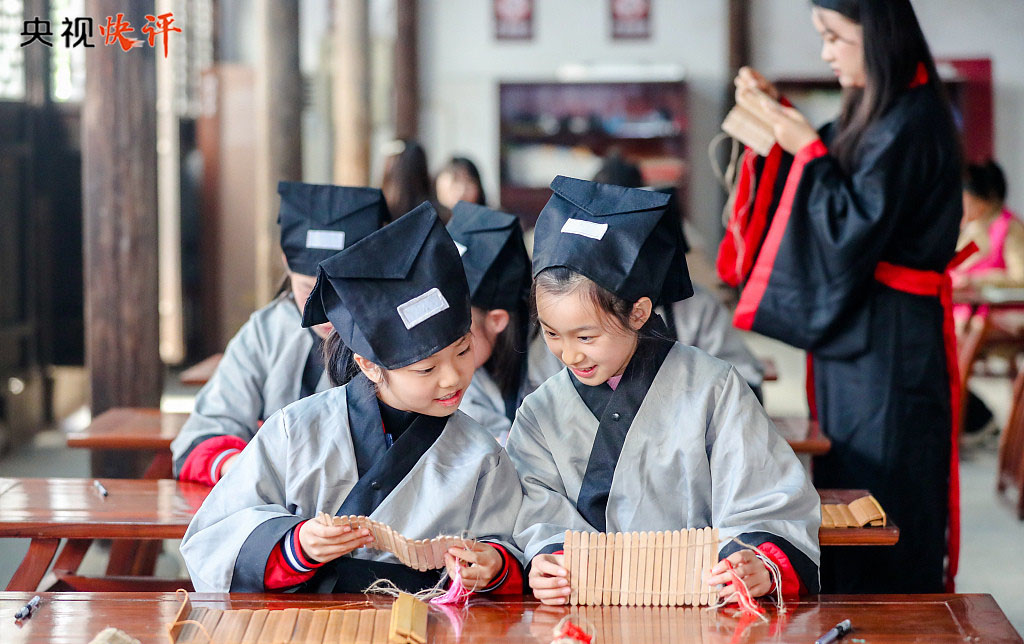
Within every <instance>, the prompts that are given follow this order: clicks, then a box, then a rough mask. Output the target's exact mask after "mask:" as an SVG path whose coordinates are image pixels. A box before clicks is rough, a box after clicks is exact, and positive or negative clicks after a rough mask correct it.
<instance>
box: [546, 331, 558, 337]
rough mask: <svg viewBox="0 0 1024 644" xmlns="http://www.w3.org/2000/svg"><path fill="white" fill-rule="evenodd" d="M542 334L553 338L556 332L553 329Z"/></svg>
mask: <svg viewBox="0 0 1024 644" xmlns="http://www.w3.org/2000/svg"><path fill="white" fill-rule="evenodd" d="M544 335H546V336H547V337H549V338H554V337H556V335H557V334H556V333H555V332H554V331H545V332H544Z"/></svg>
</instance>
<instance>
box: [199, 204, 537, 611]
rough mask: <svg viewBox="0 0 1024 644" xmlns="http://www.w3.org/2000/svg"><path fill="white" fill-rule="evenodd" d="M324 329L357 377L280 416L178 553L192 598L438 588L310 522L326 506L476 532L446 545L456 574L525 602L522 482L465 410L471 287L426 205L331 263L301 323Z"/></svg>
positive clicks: (332, 356) (334, 353) (331, 355)
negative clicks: (383, 584)
mask: <svg viewBox="0 0 1024 644" xmlns="http://www.w3.org/2000/svg"><path fill="white" fill-rule="evenodd" d="M385 259H386V260H388V261H382V260H385ZM326 322H330V323H331V324H332V325H333V327H334V332H333V333H332V335H331V336H330V337H329V338H328V340H327V341H326V349H325V354H326V356H327V368H328V370H329V371H331V372H332V377H333V378H339V377H341V376H340V375H338V374H336V373H335V372H336V371H337V370H338V369H343V368H344V365H345V364H346V362H347V361H346V360H344V359H343V357H344V354H345V353H346V352H348V351H349V350H350V351H351V353H352V358H353V360H354V362H355V364H356V365H357V366H358V369H359V372H360V373H359V375H356V376H355V377H354V378H353V379H352V380H351V381H350V382H349V383H348V384H347V385H344V386H341V387H336V388H334V389H329V390H327V391H325V392H323V393H320V394H317V395H314V396H310V397H308V398H305V399H303V400H300V401H298V402H296V403H293V404H291V405H289V406H287V407H285V408H284V409H283V410H281V411H280V412H278V413H277V414H275V415H274V416H272V417H271V418H270V419H269V420H268V421H267V423H266V424H265V425H264V426H263V428H262V429H261V430H260V431H259V433H258V434H257V435H256V437H255V438H254V439H253V441H252V442H251V443H250V444H249V446H248V448H247V449H245V450H244V451H243V452H242V453H241V454H240V455H239V457H238V461H237V464H236V465H235V467H234V468H232V469H231V471H230V472H228V474H227V475H226V476H225V477H224V479H223V480H222V481H221V482H220V484H218V485H217V486H215V487H214V488H213V491H212V492H211V493H210V496H209V497H208V498H207V499H206V502H205V503H203V506H202V507H201V508H200V509H199V511H198V512H197V513H196V515H195V518H194V519H193V520H192V523H191V524H190V525H189V529H188V532H187V533H186V535H185V538H184V540H183V542H182V546H181V552H182V555H183V556H184V557H185V562H186V564H187V565H188V569H189V574H190V575H191V576H192V581H193V583H194V584H195V588H196V590H197V591H200V592H210V591H212V592H227V591H231V592H268V591H281V590H292V589H296V590H300V591H303V592H328V593H330V592H335V593H341V592H362V591H363V590H364V589H365V588H367V587H368V586H370V585H371V584H372V583H373V582H374V581H375V580H376V579H387V580H390V581H392V582H393V583H394V584H395V585H397V586H398V587H399V588H401V589H403V590H406V591H409V592H415V591H419V590H422V589H425V588H431V587H433V586H435V584H437V583H438V582H439V581H440V579H441V575H440V572H439V571H433V570H430V571H425V572H419V571H416V570H413V569H411V568H407V567H405V566H403V565H401V564H399V563H397V559H396V558H395V557H394V556H393V555H391V554H389V553H386V552H383V551H377V550H371V549H366V548H364V546H370V545H372V543H371V541H372V537H371V536H370V535H369V533H368V531H366V530H363V529H360V530H356V531H353V530H351V529H350V528H348V527H347V526H346V527H340V526H325V525H322V524H321V523H319V522H317V521H310V519H312V518H313V517H315V516H316V515H317V514H318V513H319V512H321V511H324V512H327V513H328V514H331V515H362V516H368V517H370V518H372V519H375V520H377V521H380V522H382V523H385V524H387V525H389V526H391V527H392V528H393V529H394V530H395V531H396V532H399V533H401V534H403V535H405V536H406V537H408V538H410V539H429V538H433V537H436V536H438V535H442V534H447V535H460V534H462V533H463V531H468V532H469V533H470V535H471V536H472V537H474V538H475V539H476V541H475V543H474V545H473V546H472V547H469V548H452V549H450V550H449V552H448V553H447V554H446V557H445V559H446V563H447V570H448V573H449V575H451V576H452V577H453V578H454V577H455V575H456V572H457V571H456V566H458V567H459V570H458V574H459V575H461V578H462V580H463V583H464V584H465V586H466V587H467V588H470V589H476V590H478V591H479V592H484V591H489V590H495V591H497V590H499V589H501V590H508V591H511V592H515V593H519V592H521V590H522V577H521V573H520V572H519V570H520V564H519V561H518V559H517V556H518V551H516V550H515V549H514V548H513V547H512V545H511V533H512V528H513V525H514V521H515V517H516V513H517V511H518V509H519V505H520V502H521V492H520V488H519V481H518V479H517V478H516V472H515V469H514V468H513V467H512V464H511V462H510V461H509V459H508V455H507V454H506V453H505V451H504V450H503V449H502V448H501V446H500V445H498V444H497V443H496V442H495V441H494V440H493V439H492V438H491V437H490V435H489V434H487V432H486V431H484V430H483V429H482V428H481V427H480V426H479V425H478V424H477V423H476V422H475V421H473V420H472V419H471V418H469V417H468V416H466V415H465V414H463V413H461V412H459V411H458V405H459V403H460V402H461V399H462V396H463V394H464V393H465V391H466V388H467V387H468V386H469V382H470V379H471V378H472V375H473V352H472V348H473V347H472V336H471V334H470V333H469V327H470V304H469V290H468V287H467V285H466V278H465V272H464V271H463V270H462V264H461V262H460V261H459V254H458V250H457V249H456V247H455V244H454V243H453V242H452V239H451V237H450V236H449V235H448V233H447V232H445V230H444V227H443V226H442V225H441V222H440V220H439V219H438V217H437V215H436V213H435V212H434V209H433V208H432V207H431V206H430V205H429V204H426V203H425V204H422V205H420V206H419V207H418V208H416V209H415V210H414V211H413V212H411V213H409V214H407V215H405V216H403V217H401V218H400V219H398V220H397V221H395V222H394V223H392V224H389V225H388V226H387V227H385V228H383V229H381V230H379V231H377V232H376V233H374V234H372V235H370V236H368V237H366V238H365V239H363V240H361V241H360V242H359V243H357V244H355V245H353V246H351V247H349V248H348V249H346V250H345V251H343V252H341V253H338V254H337V255H335V256H333V257H331V258H330V259H328V260H326V261H324V262H322V263H321V264H320V266H319V269H318V272H317V283H316V286H315V287H314V288H313V292H312V293H311V295H310V297H309V301H308V302H307V304H306V308H305V312H304V315H303V325H304V326H307V327H309V326H314V325H317V324H324V323H326ZM457 562H458V563H457Z"/></svg>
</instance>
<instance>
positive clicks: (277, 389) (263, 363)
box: [171, 293, 330, 475]
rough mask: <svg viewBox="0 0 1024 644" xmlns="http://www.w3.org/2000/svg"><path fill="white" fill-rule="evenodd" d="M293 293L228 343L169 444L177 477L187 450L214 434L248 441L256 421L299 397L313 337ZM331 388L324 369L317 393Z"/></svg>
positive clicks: (255, 317) (279, 299) (265, 310)
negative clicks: (179, 429)
mask: <svg viewBox="0 0 1024 644" xmlns="http://www.w3.org/2000/svg"><path fill="white" fill-rule="evenodd" d="M301 321H302V316H301V314H300V313H299V310H298V309H297V308H296V307H295V301H294V299H293V298H292V295H291V293H285V294H283V295H281V296H279V297H277V298H275V299H274V301H273V302H271V303H270V304H268V305H266V306H265V307H263V308H262V309H260V310H258V311H256V312H255V313H253V314H252V316H250V317H249V320H248V321H247V322H246V323H245V324H244V325H243V326H242V328H241V329H240V330H239V331H238V333H236V334H235V337H233V338H232V339H231V341H230V342H229V343H228V346H227V349H225V351H224V357H223V358H222V359H221V361H220V364H219V365H218V366H217V370H216V371H215V372H214V374H213V377H212V378H211V379H210V381H209V382H208V383H206V385H205V386H204V387H203V388H202V389H201V390H200V391H199V395H197V396H196V404H195V408H194V409H193V411H192V415H191V416H189V418H188V420H187V421H186V422H185V425H184V426H183V427H182V428H181V432H180V433H179V434H178V436H177V437H176V438H175V439H174V441H173V442H172V443H171V453H172V456H173V457H174V466H175V467H174V471H175V475H177V474H179V473H180V471H181V466H182V464H183V463H184V461H185V459H186V458H187V456H188V454H189V453H190V452H191V451H192V449H194V448H195V446H196V445H197V444H199V443H201V442H202V441H203V440H205V439H207V438H210V437H212V436H224V435H231V436H237V437H238V438H241V439H242V440H244V441H246V442H248V441H250V440H252V437H253V436H254V435H255V434H256V430H257V427H258V424H259V422H260V421H262V420H266V419H267V418H269V417H270V416H271V414H273V413H274V412H276V411H277V410H279V409H281V408H282V407H284V406H285V405H287V404H290V403H293V402H295V401H296V400H298V399H299V397H300V393H299V392H300V390H301V388H302V374H303V369H304V368H305V365H306V359H307V357H308V356H309V351H310V349H311V348H312V347H313V337H312V336H311V335H310V331H309V329H304V328H302V326H301ZM329 387H330V380H329V379H328V377H327V373H326V371H325V372H324V373H323V374H322V375H321V376H320V380H319V382H318V383H317V387H316V391H318V392H319V391H324V390H326V389H328V388H329Z"/></svg>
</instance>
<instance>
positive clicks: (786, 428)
mask: <svg viewBox="0 0 1024 644" xmlns="http://www.w3.org/2000/svg"><path fill="white" fill-rule="evenodd" d="M772 422H773V423H775V428H776V429H778V430H779V434H780V435H781V436H782V437H783V438H785V439H786V442H787V443H789V446H790V447H792V448H793V451H794V452H796V453H797V454H810V455H811V456H821V455H822V454H827V453H828V451H829V450H830V449H832V441H830V440H829V439H828V436H825V434H824V433H823V432H822V431H821V425H820V424H818V421H816V420H811V419H809V418H804V417H801V416H777V417H776V416H773V417H772Z"/></svg>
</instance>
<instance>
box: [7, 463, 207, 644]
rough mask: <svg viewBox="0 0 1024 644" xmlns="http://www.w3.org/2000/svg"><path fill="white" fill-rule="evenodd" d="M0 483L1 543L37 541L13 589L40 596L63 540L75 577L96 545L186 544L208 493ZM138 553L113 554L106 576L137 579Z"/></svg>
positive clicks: (62, 482) (148, 484) (129, 485)
mask: <svg viewBox="0 0 1024 644" xmlns="http://www.w3.org/2000/svg"><path fill="white" fill-rule="evenodd" d="M100 482H101V483H102V484H103V485H104V487H106V489H107V493H108V495H107V496H106V497H103V496H102V495H101V494H100V493H99V492H98V491H97V490H96V488H95V487H94V485H93V482H92V479H52V478H51V479H3V478H0V537H21V538H28V539H31V540H32V542H31V543H30V545H29V549H28V552H27V553H26V554H25V558H24V559H23V560H22V562H21V565H20V566H19V567H18V570H17V571H16V572H15V573H14V577H12V578H11V581H10V583H9V584H8V586H7V589H8V590H34V589H36V588H37V587H38V586H39V583H40V582H41V581H42V579H43V577H44V576H45V574H46V571H47V569H48V568H49V566H50V563H51V562H53V560H54V557H55V555H56V553H57V550H58V548H59V546H60V544H61V540H62V539H63V540H67V547H66V548H65V549H64V550H63V551H62V554H61V557H62V558H63V563H61V562H60V561H58V562H57V563H55V564H54V568H55V569H58V568H59V569H60V570H61V571H63V572H66V573H68V574H69V575H73V573H75V571H77V568H78V564H80V563H81V559H82V557H83V556H84V555H85V550H87V549H88V546H89V543H90V542H91V540H93V539H118V540H132V541H137V540H140V539H147V540H152V539H180V538H181V537H182V536H183V535H184V534H185V530H186V528H188V523H189V521H191V520H192V515H193V514H195V511H196V509H198V508H199V506H200V505H202V502H203V500H204V499H205V498H206V495H207V494H209V492H210V488H208V487H207V486H205V485H200V484H198V483H181V482H178V481H173V480H167V479H164V480H146V479H135V480H121V479H100ZM134 556H135V555H134V551H133V550H127V551H120V550H119V551H118V554H117V555H116V556H115V551H114V550H112V552H111V561H110V565H109V566H108V568H107V571H108V575H126V574H130V573H131V567H132V565H133V563H132V561H131V560H132V559H133V557H134ZM2 641H3V640H2V639H0V642H2Z"/></svg>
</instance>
